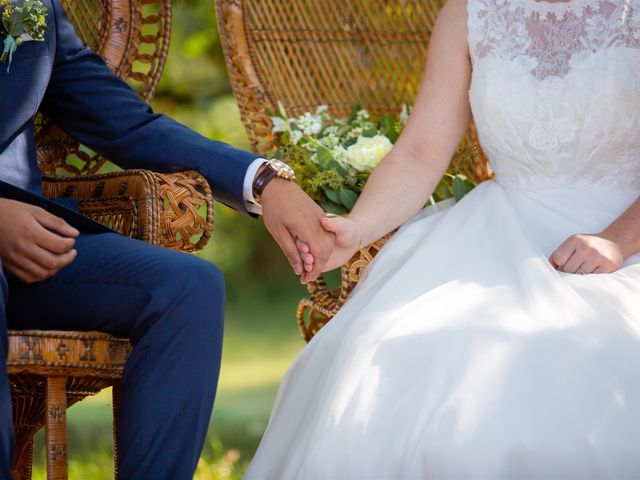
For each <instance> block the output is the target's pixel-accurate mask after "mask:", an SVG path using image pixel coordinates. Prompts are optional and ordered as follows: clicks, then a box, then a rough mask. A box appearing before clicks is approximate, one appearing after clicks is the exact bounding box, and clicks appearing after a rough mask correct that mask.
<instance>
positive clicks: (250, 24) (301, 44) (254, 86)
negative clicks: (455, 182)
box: [216, 0, 489, 180]
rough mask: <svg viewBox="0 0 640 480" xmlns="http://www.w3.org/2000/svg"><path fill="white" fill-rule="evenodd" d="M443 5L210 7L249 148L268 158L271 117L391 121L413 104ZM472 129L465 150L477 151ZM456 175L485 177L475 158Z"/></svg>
mask: <svg viewBox="0 0 640 480" xmlns="http://www.w3.org/2000/svg"><path fill="white" fill-rule="evenodd" d="M443 4H444V1H443V0H216V8H217V14H218V25H219V29H220V34H221V36H222V40H223V45H224V49H225V57H226V60H227V66H228V69H229V76H230V78H231V83H232V86H233V91H234V93H235V96H236V99H237V100H238V104H239V107H240V112H241V116H242V121H243V123H244V125H245V127H246V130H247V133H248V135H249V139H250V141H251V145H252V146H253V148H254V150H255V151H256V152H259V153H265V152H268V151H269V150H271V149H273V147H274V142H275V138H274V136H273V135H272V134H271V121H270V113H272V112H275V111H276V108H277V104H278V102H281V103H282V104H283V105H284V107H285V109H286V110H287V112H288V113H289V114H295V115H298V114H301V113H303V112H305V111H312V110H314V109H315V108H316V107H317V106H319V105H328V106H329V108H330V110H331V111H332V113H334V114H336V115H346V114H348V113H349V111H350V110H351V108H352V107H353V106H354V105H357V104H359V105H361V106H362V107H364V108H366V109H368V110H369V111H370V112H372V113H374V114H387V113H397V112H398V111H399V110H400V109H401V108H402V105H403V104H411V103H412V102H413V101H414V98H415V96H416V93H417V91H418V88H419V84H420V81H421V78H422V74H423V71H424V65H425V60H426V55H427V44H428V41H429V36H430V34H431V30H432V28H433V25H434V23H435V19H436V16H437V14H438V11H439V10H440V8H441V6H442V5H443ZM475 138H476V137H475V133H474V130H473V129H470V130H469V134H468V136H467V138H466V139H465V142H463V143H464V144H465V148H466V147H468V146H469V145H477V142H476V141H475ZM476 157H477V158H476V160H477V161H475V162H473V164H472V165H470V164H468V162H463V163H464V164H462V163H461V164H460V165H454V166H453V167H454V170H457V171H462V172H464V173H467V174H469V175H470V176H471V177H472V178H473V179H475V180H483V179H485V178H487V177H488V176H489V170H488V167H487V165H486V162H485V160H484V156H483V155H482V154H481V153H480V152H479V151H478V154H477V155H476Z"/></svg>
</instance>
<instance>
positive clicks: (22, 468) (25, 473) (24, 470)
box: [14, 436, 34, 480]
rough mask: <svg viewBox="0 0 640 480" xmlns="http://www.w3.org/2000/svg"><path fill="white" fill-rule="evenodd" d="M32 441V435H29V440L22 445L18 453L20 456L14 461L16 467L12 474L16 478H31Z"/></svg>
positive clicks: (26, 479) (28, 479)
mask: <svg viewBox="0 0 640 480" xmlns="http://www.w3.org/2000/svg"><path fill="white" fill-rule="evenodd" d="M33 443H34V437H33V436H31V440H29V443H27V445H26V446H25V447H24V450H22V453H21V454H20V458H18V461H17V462H16V468H15V471H14V476H15V478H17V479H18V480H31V470H32V468H33Z"/></svg>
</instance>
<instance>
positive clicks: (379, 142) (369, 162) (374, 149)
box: [347, 135, 393, 172]
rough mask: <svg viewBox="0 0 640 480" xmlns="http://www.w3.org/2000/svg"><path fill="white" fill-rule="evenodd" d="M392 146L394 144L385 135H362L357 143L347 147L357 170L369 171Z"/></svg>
mask: <svg viewBox="0 0 640 480" xmlns="http://www.w3.org/2000/svg"><path fill="white" fill-rule="evenodd" d="M392 148H393V144H392V143H391V141H390V140H389V139H388V138H387V137H385V136H384V135H376V136H375V137H371V138H367V137H360V138H359V139H358V142H357V143H356V144H354V145H351V146H350V147H349V148H348V149H347V158H348V160H349V164H350V165H351V166H352V167H353V168H355V169H356V170H358V171H360V172H364V171H369V170H373V169H374V168H375V167H376V165H378V163H380V160H382V159H383V158H384V157H385V156H386V155H387V153H389V152H390V151H391V149H392Z"/></svg>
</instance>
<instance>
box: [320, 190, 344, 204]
mask: <svg viewBox="0 0 640 480" xmlns="http://www.w3.org/2000/svg"><path fill="white" fill-rule="evenodd" d="M322 190H324V194H325V195H326V196H327V198H328V199H329V200H331V201H332V202H334V203H336V204H339V203H340V195H339V194H338V192H337V191H335V190H333V189H331V188H328V187H323V188H322Z"/></svg>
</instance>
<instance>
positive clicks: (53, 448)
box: [45, 377, 68, 480]
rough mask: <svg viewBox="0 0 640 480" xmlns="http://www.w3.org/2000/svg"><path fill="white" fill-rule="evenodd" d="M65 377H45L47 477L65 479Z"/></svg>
mask: <svg viewBox="0 0 640 480" xmlns="http://www.w3.org/2000/svg"><path fill="white" fill-rule="evenodd" d="M66 412H67V377H47V396H46V420H45V428H46V441H47V447H46V448H47V479H48V480H67V477H68V472H67V413H66Z"/></svg>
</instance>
